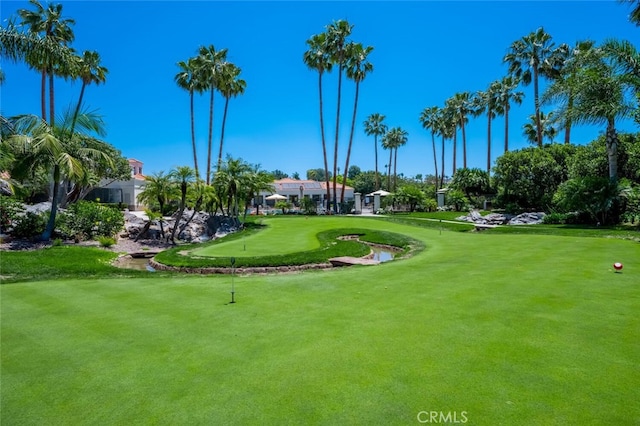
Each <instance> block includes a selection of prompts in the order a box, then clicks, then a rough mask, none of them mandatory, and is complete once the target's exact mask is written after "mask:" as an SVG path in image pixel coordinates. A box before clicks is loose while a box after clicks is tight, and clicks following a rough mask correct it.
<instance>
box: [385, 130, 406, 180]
mask: <svg viewBox="0 0 640 426" xmlns="http://www.w3.org/2000/svg"><path fill="white" fill-rule="evenodd" d="M407 136H408V133H407V132H406V131H405V130H402V128H400V127H394V128H393V129H390V130H389V131H388V132H387V133H385V134H384V136H383V137H382V147H383V148H385V149H388V150H389V173H388V174H387V187H388V188H389V189H391V176H390V175H391V164H393V182H394V183H393V186H394V190H395V189H396V188H397V186H398V175H397V165H398V148H399V147H401V146H403V145H404V144H406V143H407Z"/></svg>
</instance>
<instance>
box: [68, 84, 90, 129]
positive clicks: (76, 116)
mask: <svg viewBox="0 0 640 426" xmlns="http://www.w3.org/2000/svg"><path fill="white" fill-rule="evenodd" d="M85 87H87V83H86V81H85V80H84V79H83V80H82V87H80V96H79V97H78V105H76V110H75V111H74V113H73V120H72V121H71V130H69V135H70V136H71V135H73V131H74V130H75V128H76V121H77V120H78V115H79V114H80V106H81V105H82V98H84V89H85Z"/></svg>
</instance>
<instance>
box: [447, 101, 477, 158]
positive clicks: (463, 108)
mask: <svg viewBox="0 0 640 426" xmlns="http://www.w3.org/2000/svg"><path fill="white" fill-rule="evenodd" d="M451 103H452V106H453V107H454V109H455V110H456V111H457V113H458V117H459V118H458V124H459V125H460V130H462V165H463V167H464V168H467V134H466V131H465V125H466V124H467V123H468V122H469V119H468V118H467V116H468V115H469V114H471V112H472V108H471V107H472V106H471V95H470V94H469V92H461V93H456V94H455V95H453V98H452V100H451Z"/></svg>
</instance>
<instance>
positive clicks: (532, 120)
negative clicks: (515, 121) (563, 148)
mask: <svg viewBox="0 0 640 426" xmlns="http://www.w3.org/2000/svg"><path fill="white" fill-rule="evenodd" d="M554 122H555V117H554V114H553V112H550V113H549V114H548V115H545V113H544V112H543V111H540V125H541V126H542V137H543V138H547V139H549V142H550V143H553V141H554V139H555V137H556V135H557V134H558V129H556V128H555V127H554V126H553V123H554ZM522 129H523V132H522V134H523V135H524V137H525V138H526V139H527V141H528V142H529V143H531V144H535V145H538V146H540V144H539V143H538V139H537V137H538V131H537V130H536V116H535V115H531V116H529V122H528V123H525V125H524V126H522ZM543 142H544V141H543Z"/></svg>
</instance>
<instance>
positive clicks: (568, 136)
mask: <svg viewBox="0 0 640 426" xmlns="http://www.w3.org/2000/svg"><path fill="white" fill-rule="evenodd" d="M572 109H573V95H571V94H569V99H568V101H567V111H568V112H571V110H572ZM571 124H572V123H571V119H570V118H567V121H566V123H565V126H564V143H565V145H570V144H571Z"/></svg>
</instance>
